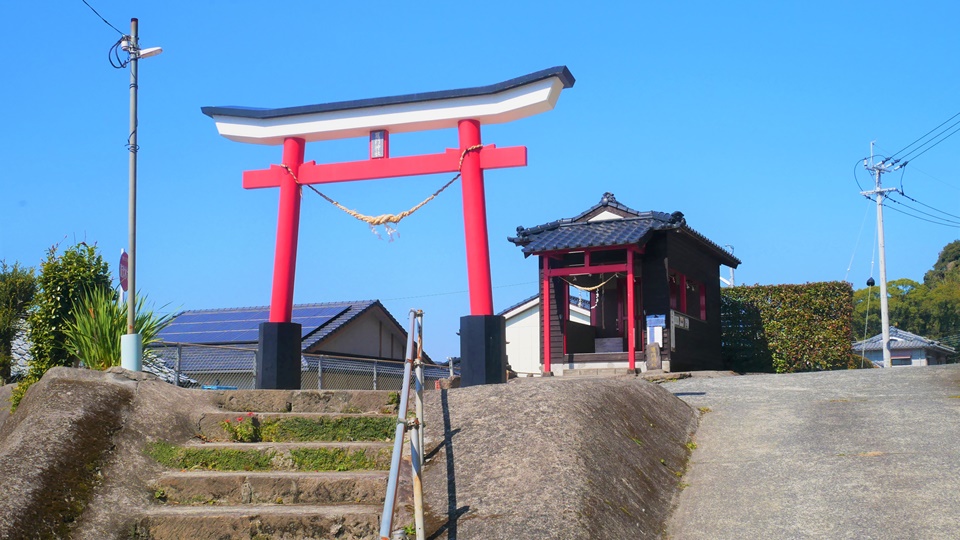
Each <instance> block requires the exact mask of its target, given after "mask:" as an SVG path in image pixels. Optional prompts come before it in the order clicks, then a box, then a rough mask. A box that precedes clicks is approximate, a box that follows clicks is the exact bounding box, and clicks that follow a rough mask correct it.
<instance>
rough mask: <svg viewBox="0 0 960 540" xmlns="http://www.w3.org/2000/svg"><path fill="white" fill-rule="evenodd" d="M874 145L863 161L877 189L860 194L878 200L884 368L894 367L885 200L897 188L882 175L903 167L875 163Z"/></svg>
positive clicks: (871, 144) (888, 160)
mask: <svg viewBox="0 0 960 540" xmlns="http://www.w3.org/2000/svg"><path fill="white" fill-rule="evenodd" d="M873 143H874V141H871V142H870V162H869V163H868V162H867V160H866V159H864V160H863V166H864V168H866V169H867V170H868V171H870V172H872V173H873V177H874V181H875V182H876V185H875V187H874V188H873V189H872V190H870V191H861V192H860V194H861V195H863V196H865V197H867V198H870V196H871V195H873V196H876V199H877V239H878V243H879V248H880V325H881V327H882V329H883V367H885V368H890V367H893V360H892V359H891V358H890V311H889V309H888V307H887V256H886V250H885V248H884V243H883V198H884V196H885V194H886V193H889V192H891V191H896V190H897V189H896V188H885V187H883V186H882V184H881V179H880V177H881V175H882V174H883V173H885V172H890V171H895V170H897V169H899V168H900V167H902V165H897V164H896V162H895V161H894V160H891V159H889V158H885V159H883V160H881V161H880V162H879V163H875V162H874V158H873Z"/></svg>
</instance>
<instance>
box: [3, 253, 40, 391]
mask: <svg viewBox="0 0 960 540" xmlns="http://www.w3.org/2000/svg"><path fill="white" fill-rule="evenodd" d="M36 292H37V277H36V276H35V275H34V272H33V268H23V267H21V266H20V264H19V263H16V262H15V263H13V266H9V265H7V263H6V261H0V384H2V383H3V382H6V381H8V380H9V379H10V362H11V360H12V354H11V353H12V350H11V349H12V342H13V338H14V336H16V334H17V330H19V329H20V326H21V321H22V320H23V319H24V318H25V317H26V316H27V308H28V307H29V306H30V303H31V302H32V301H33V297H34V295H35V294H36Z"/></svg>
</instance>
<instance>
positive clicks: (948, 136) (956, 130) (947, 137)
mask: <svg viewBox="0 0 960 540" xmlns="http://www.w3.org/2000/svg"><path fill="white" fill-rule="evenodd" d="M957 124H960V120H958V121H956V122H955V123H953V124H951V125H950V127H948V128H947V129H950V128H952V127H953V126H956V125H957ZM947 129H945V130H943V131H946V130H947ZM943 131H941V132H940V133H938V134H937V136H940V134H942V133H943ZM958 131H960V128H957V129H955V130H953V131H951V132H950V133H948V134H947V135H946V136H945V137H943V138H942V139H940V140H939V141H937V142H936V143H934V144H933V146H929V147H927V149H926V150H924V151H923V152H920V153H919V154H917V155H915V156H913V159H917V158H918V157H920V156H922V155H924V154H926V153H927V152H929V151H930V150H932V149H933V148H935V147H936V146H937V145H938V144H940V143H942V142H943V141H945V140H947V139H949V138H950V137H951V136H953V134H955V133H956V132H958ZM932 140H933V139H931V141H932ZM927 144H929V141H928V142H927V143H924V144H923V145H921V146H918V147H917V148H916V150H919V149H920V148H922V147H923V146H926V145H927ZM916 150H914V152H915V151H916ZM911 153H912V152H911ZM909 155H910V154H909V153H908V154H906V155H905V156H903V157H904V158H906V157H908V156H909ZM904 165H906V162H904Z"/></svg>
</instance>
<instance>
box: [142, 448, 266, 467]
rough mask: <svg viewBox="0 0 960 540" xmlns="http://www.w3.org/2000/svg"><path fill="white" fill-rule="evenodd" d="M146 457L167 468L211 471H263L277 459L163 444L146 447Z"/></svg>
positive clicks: (263, 454) (248, 452)
mask: <svg viewBox="0 0 960 540" xmlns="http://www.w3.org/2000/svg"><path fill="white" fill-rule="evenodd" d="M146 453H147V455H148V456H150V457H152V458H153V459H155V460H156V461H157V462H158V463H160V464H161V465H164V466H166V467H171V468H174V469H203V470H211V471H266V470H270V469H272V468H273V458H274V457H275V456H276V452H273V451H269V450H233V449H229V448H192V447H180V446H174V445H172V444H170V443H168V442H165V441H158V442H154V443H150V444H148V445H147V448H146Z"/></svg>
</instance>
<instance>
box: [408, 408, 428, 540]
mask: <svg viewBox="0 0 960 540" xmlns="http://www.w3.org/2000/svg"><path fill="white" fill-rule="evenodd" d="M412 424H413V426H412V427H411V429H410V473H411V475H412V476H413V522H414V529H415V530H416V533H417V540H424V539H425V537H426V535H425V531H424V527H423V476H422V473H423V426H422V425H420V422H419V421H417V420H414V421H413V422H412Z"/></svg>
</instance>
